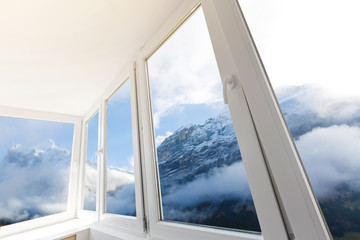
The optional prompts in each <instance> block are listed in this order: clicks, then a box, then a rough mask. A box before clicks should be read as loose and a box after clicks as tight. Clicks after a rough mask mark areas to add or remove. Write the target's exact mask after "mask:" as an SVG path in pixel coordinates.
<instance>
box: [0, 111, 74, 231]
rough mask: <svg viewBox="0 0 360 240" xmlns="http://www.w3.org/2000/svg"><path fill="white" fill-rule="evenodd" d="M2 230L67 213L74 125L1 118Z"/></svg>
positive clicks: (0, 179)
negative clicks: (28, 221) (4, 227)
mask: <svg viewBox="0 0 360 240" xmlns="http://www.w3.org/2000/svg"><path fill="white" fill-rule="evenodd" d="M0 133H1V134H0V226H3V225H8V224H13V223H18V222H23V221H26V220H31V219H35V218H39V217H44V216H48V215H51V214H55V213H60V212H64V211H66V209H67V197H68V188H69V177H70V162H71V150H72V143H73V124H71V123H60V122H50V121H41V120H29V119H20V118H10V117H0Z"/></svg>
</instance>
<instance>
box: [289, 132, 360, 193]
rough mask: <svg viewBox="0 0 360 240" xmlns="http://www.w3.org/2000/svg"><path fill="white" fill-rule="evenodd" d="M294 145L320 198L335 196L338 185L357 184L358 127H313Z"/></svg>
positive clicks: (358, 170) (359, 134)
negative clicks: (343, 183)
mask: <svg viewBox="0 0 360 240" xmlns="http://www.w3.org/2000/svg"><path fill="white" fill-rule="evenodd" d="M296 146H297V148H298V150H299V153H300V155H301V158H302V160H303V162H304V165H305V168H306V171H307V173H308V175H309V178H310V180H311V183H312V185H313V187H314V190H315V193H316V194H317V196H318V197H319V198H322V197H326V196H328V195H330V194H334V190H335V187H336V185H337V184H339V183H342V182H345V183H350V185H351V183H352V182H356V181H358V182H359V181H360V178H359V172H360V147H359V146H360V128H359V127H350V126H347V125H340V126H331V127H328V128H316V129H313V130H312V131H311V132H308V133H306V134H304V135H302V136H301V137H300V138H299V140H298V141H296ZM359 190H360V189H359Z"/></svg>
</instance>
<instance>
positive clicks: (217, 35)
mask: <svg viewBox="0 0 360 240" xmlns="http://www.w3.org/2000/svg"><path fill="white" fill-rule="evenodd" d="M227 1H228V0H227ZM227 1H218V2H217V3H218V4H220V5H221V4H223V3H224V2H227ZM213 2H214V1H210V0H203V1H195V0H192V1H186V2H183V4H182V5H181V6H180V7H179V8H178V9H177V11H176V12H175V13H174V14H172V16H171V17H170V18H169V19H168V20H167V21H166V22H165V24H164V25H163V26H162V28H161V29H160V30H159V31H158V32H157V33H156V34H155V35H154V36H153V38H152V39H151V40H150V41H149V42H148V43H147V44H146V45H145V46H144V48H143V49H142V50H141V52H140V53H139V57H138V63H139V68H138V72H139V80H140V84H139V89H138V91H139V96H140V103H141V104H140V105H141V124H142V125H141V129H142V138H143V142H144V144H143V145H144V146H143V148H144V149H143V150H144V162H145V171H146V183H145V184H146V188H147V195H148V198H147V201H148V203H147V204H148V206H149V208H148V217H149V223H150V233H151V236H152V237H155V238H158V239H175V240H177V239H179V240H180V239H199V240H201V239H263V238H265V239H266V240H268V239H274V240H278V239H287V238H288V236H287V231H286V228H285V224H284V221H283V218H282V214H281V211H280V207H279V205H278V202H277V198H276V195H275V190H274V189H273V186H272V182H271V176H270V175H269V173H268V169H267V165H266V161H265V159H264V156H263V152H262V148H261V146H260V143H259V140H258V138H257V133H256V129H255V128H254V125H253V119H252V116H251V114H250V111H249V109H248V105H247V101H246V98H245V94H244V92H243V89H242V88H241V84H238V86H239V87H237V88H236V89H234V90H233V91H231V92H229V93H228V100H229V109H230V113H231V116H232V119H233V121H234V122H240V123H242V124H234V128H235V132H236V134H237V138H238V143H239V145H240V149H241V153H242V156H243V162H244V166H245V169H246V173H247V177H248V180H249V185H250V188H251V193H252V196H253V200H254V203H255V207H256V209H257V215H258V219H259V222H260V225H261V229H262V235H256V234H251V233H246V232H238V231H230V230H222V229H219V228H214V227H201V226H197V225H191V224H182V223H174V222H168V221H161V220H160V219H161V216H160V209H161V206H160V204H161V197H160V195H159V186H158V176H157V175H158V173H157V171H158V170H157V163H156V160H155V159H156V154H157V153H156V148H155V140H154V139H155V136H154V129H153V125H152V109H151V103H150V102H151V99H150V98H151V97H150V93H149V80H148V78H147V76H148V73H147V65H146V61H147V59H148V58H149V57H150V56H151V55H152V54H153V53H154V52H155V51H156V49H157V48H159V47H160V46H161V44H162V43H163V42H164V41H166V39H167V38H168V37H169V36H170V35H171V34H172V33H173V32H174V31H175V30H176V29H177V28H178V26H180V25H181V24H182V23H183V22H184V20H185V19H186V18H187V17H188V16H189V15H190V14H189V13H191V12H192V11H194V9H196V8H197V6H198V5H199V4H200V3H201V6H202V9H203V11H204V15H205V18H206V22H207V25H208V30H209V33H210V37H211V40H212V44H213V48H214V52H215V56H216V59H217V62H218V66H219V71H220V75H221V76H222V78H224V77H225V76H228V75H229V76H232V77H234V78H236V79H239V75H238V72H237V71H236V62H234V61H233V59H232V58H231V57H229V56H231V54H230V46H229V45H228V43H227V39H226V38H225V36H224V33H223V32H222V29H221V25H220V21H219V19H218V18H219V17H223V16H219V15H218V13H217V9H216V6H215V5H214V3H213ZM239 83H240V82H239ZM247 159H251V160H247Z"/></svg>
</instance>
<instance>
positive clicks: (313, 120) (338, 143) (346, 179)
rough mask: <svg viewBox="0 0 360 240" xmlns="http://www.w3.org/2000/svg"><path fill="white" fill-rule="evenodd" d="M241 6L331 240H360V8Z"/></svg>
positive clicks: (333, 4) (257, 0)
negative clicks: (332, 239) (326, 224)
mask: <svg viewBox="0 0 360 240" xmlns="http://www.w3.org/2000/svg"><path fill="white" fill-rule="evenodd" d="M239 2H240V4H241V7H242V10H243V11H244V14H245V17H246V19H247V22H248V24H249V27H250V30H251V32H252V35H253V37H254V40H255V42H256V45H257V48H258V50H259V52H260V54H261V57H262V60H263V61H264V65H265V67H266V70H267V72H268V74H269V77H270V80H271V83H272V85H273V87H274V90H275V93H276V96H277V98H278V101H279V104H280V107H281V109H282V112H283V114H284V116H285V119H286V122H287V124H288V127H289V129H290V132H291V134H292V137H293V139H294V141H295V144H296V146H297V149H298V151H299V153H300V156H301V159H302V161H303V163H304V166H305V169H306V171H307V173H308V175H309V178H310V181H311V183H312V186H313V188H314V191H315V194H316V196H317V198H318V201H319V204H320V206H321V208H322V212H323V214H324V216H325V219H326V221H327V223H328V226H329V228H330V231H331V233H332V235H333V237H334V239H336V240H345V239H346V240H349V239H360V174H359V172H360V95H359V89H360V81H359V79H360V72H359V71H358V69H359V68H358V63H359V61H358V57H359V56H360V45H359V42H360V34H359V31H357V30H355V29H358V27H359V26H358V25H359V23H360V15H359V14H358V9H359V8H360V2H359V1H356V0H349V1H346V4H344V2H343V1H325V0H319V1H310V0H305V1H302V2H301V4H299V2H295V1H279V0H274V1H270V2H268V1H264V0H254V1H243V0H239ZM309 6H311V8H309ZM335 15H336V16H337V17H336V18H334V16H335ZM259 16H261V17H260V18H259ZM334 33H336V34H334Z"/></svg>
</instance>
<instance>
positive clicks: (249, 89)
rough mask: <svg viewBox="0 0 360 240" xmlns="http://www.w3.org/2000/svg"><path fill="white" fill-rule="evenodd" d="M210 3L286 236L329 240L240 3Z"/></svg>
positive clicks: (213, 1)
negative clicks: (280, 212) (263, 161)
mask: <svg viewBox="0 0 360 240" xmlns="http://www.w3.org/2000/svg"><path fill="white" fill-rule="evenodd" d="M209 3H210V5H211V8H212V9H213V14H214V15H215V16H216V17H217V19H218V23H219V29H222V31H221V33H220V34H219V35H223V38H224V40H225V42H226V45H227V46H228V47H229V49H230V51H229V52H228V57H229V58H231V59H232V61H233V63H234V64H235V72H234V73H233V74H235V75H236V76H238V77H239V81H240V83H241V85H242V88H243V91H244V94H245V98H246V101H247V104H248V107H249V110H250V113H251V117H252V119H253V122H254V126H255V129H256V133H257V135H258V139H259V141H260V143H261V149H262V151H263V153H264V157H265V160H266V164H267V166H268V170H269V173H270V175H271V178H272V183H273V186H274V189H275V191H276V193H277V198H278V202H279V205H280V208H281V211H282V216H283V218H284V222H285V224H286V227H287V232H288V235H289V238H290V239H319V240H320V239H321V240H325V239H326V240H330V239H332V237H331V234H330V232H329V230H328V228H327V224H326V222H325V220H324V218H323V216H322V213H321V210H320V208H319V206H318V203H317V200H316V197H315V195H314V193H313V191H312V187H311V184H310V182H309V180H308V178H307V175H306V172H305V169H304V167H303V165H302V162H301V160H300V158H299V155H298V153H297V150H296V147H295V145H294V143H293V140H292V138H291V135H290V133H289V130H288V128H287V125H286V123H285V120H284V118H283V116H282V113H281V110H280V108H279V105H278V103H277V100H276V97H275V94H274V92H273V89H272V87H271V84H270V81H269V79H268V76H267V74H266V71H265V69H264V66H263V65H262V62H261V59H260V56H259V54H258V52H257V50H256V47H255V44H254V42H253V40H252V37H251V34H250V32H249V30H248V27H247V25H246V22H245V18H244V16H243V14H242V12H241V9H240V8H239V5H238V2H237V1H236V0H228V1H216V0H209ZM215 52H216V51H215ZM228 94H230V95H231V94H232V93H228Z"/></svg>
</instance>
